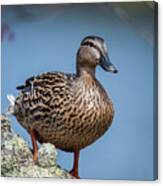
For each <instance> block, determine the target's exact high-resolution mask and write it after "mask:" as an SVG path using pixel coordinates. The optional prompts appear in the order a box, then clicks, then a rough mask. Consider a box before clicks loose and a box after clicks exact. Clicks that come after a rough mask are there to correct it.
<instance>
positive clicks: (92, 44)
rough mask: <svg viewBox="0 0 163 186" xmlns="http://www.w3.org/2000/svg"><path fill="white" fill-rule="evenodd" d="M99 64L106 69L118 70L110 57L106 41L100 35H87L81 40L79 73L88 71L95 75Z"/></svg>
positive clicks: (78, 58) (78, 57)
mask: <svg viewBox="0 0 163 186" xmlns="http://www.w3.org/2000/svg"><path fill="white" fill-rule="evenodd" d="M98 65H99V66H101V67H102V68H103V69H104V70H105V71H108V72H113V73H117V72H118V70H117V69H116V68H115V66H114V65H113V64H112V63H111V61H110V59H109V55H108V49H107V46H106V43H105V41H104V40H103V39H102V38H101V37H98V36H87V37H85V38H84V39H83V41H82V42H81V45H80V48H79V50H78V53H77V74H78V75H80V74H81V73H82V72H88V73H91V74H93V75H94V74H95V69H96V66H98Z"/></svg>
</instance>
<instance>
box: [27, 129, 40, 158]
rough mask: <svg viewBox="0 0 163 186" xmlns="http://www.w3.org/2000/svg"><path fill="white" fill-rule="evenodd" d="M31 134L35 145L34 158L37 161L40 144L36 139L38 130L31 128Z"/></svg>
mask: <svg viewBox="0 0 163 186" xmlns="http://www.w3.org/2000/svg"><path fill="white" fill-rule="evenodd" d="M29 132H30V136H31V140H32V146H33V160H34V161H36V160H37V158H38V146H37V141H36V132H35V130H33V129H30V131H29Z"/></svg>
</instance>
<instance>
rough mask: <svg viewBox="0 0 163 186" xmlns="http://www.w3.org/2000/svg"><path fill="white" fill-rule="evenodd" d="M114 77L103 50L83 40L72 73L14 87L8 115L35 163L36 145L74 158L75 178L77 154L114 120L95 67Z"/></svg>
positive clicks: (98, 41) (99, 43)
mask: <svg viewBox="0 0 163 186" xmlns="http://www.w3.org/2000/svg"><path fill="white" fill-rule="evenodd" d="M97 66H100V67H102V69H104V70H105V71H107V72H112V73H117V72H118V70H117V69H116V67H115V66H114V65H113V64H112V63H111V61H110V58H109V55H108V48H107V45H106V43H105V41H104V39H103V38H101V37H99V36H87V37H85V38H84V39H83V40H82V42H81V44H80V47H79V49H78V51H77V55H76V73H74V74H73V73H64V72H59V71H51V72H45V73H42V74H40V75H36V76H32V77H30V78H28V79H27V80H26V81H25V83H24V84H23V85H20V86H17V90H18V91H19V93H18V96H17V97H12V96H11V95H10V96H8V99H9V100H10V102H11V103H12V104H11V106H10V108H9V110H10V113H11V114H13V115H14V116H15V117H16V119H17V121H18V122H19V123H20V125H21V126H22V127H23V128H25V129H26V130H27V132H28V133H29V135H30V137H31V141H32V146H33V160H34V162H36V161H37V158H38V142H39V143H51V144H54V145H55V147H56V148H58V149H61V150H63V151H66V152H72V153H73V154H74V158H73V159H74V160H73V161H74V162H73V168H72V170H71V171H70V174H72V175H73V176H74V177H75V178H80V177H79V173H78V172H79V171H78V169H79V156H80V150H81V149H83V148H85V147H87V146H89V145H91V144H92V143H94V142H95V141H96V140H97V139H99V138H100V137H101V136H103V134H104V133H105V132H106V131H107V130H108V129H109V127H110V126H111V124H112V121H113V118H114V108H113V103H112V101H111V99H110V97H109V96H108V94H107V92H106V90H105V89H104V87H103V86H102V84H101V83H100V82H99V81H98V80H97V78H96V67H97Z"/></svg>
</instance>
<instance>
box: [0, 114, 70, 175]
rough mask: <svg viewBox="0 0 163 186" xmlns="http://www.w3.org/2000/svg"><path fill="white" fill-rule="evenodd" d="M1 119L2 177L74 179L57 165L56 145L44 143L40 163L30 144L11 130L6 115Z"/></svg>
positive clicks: (0, 117) (40, 150)
mask: <svg viewBox="0 0 163 186" xmlns="http://www.w3.org/2000/svg"><path fill="white" fill-rule="evenodd" d="M0 119H1V175H2V176H4V177H53V178H73V177H72V176H71V175H70V174H69V173H68V172H67V171H66V170H63V169H62V168H60V166H59V165H57V150H56V148H55V146H54V145H52V144H50V143H44V144H42V145H41V146H40V149H39V151H38V161H37V162H33V155H32V152H31V150H30V148H29V146H28V144H27V143H26V142H25V141H24V139H23V138H21V137H20V136H19V135H17V134H15V132H14V131H12V129H11V122H10V120H9V118H8V117H7V116H5V115H1V116H0Z"/></svg>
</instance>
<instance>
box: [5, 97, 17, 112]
mask: <svg viewBox="0 0 163 186" xmlns="http://www.w3.org/2000/svg"><path fill="white" fill-rule="evenodd" d="M7 99H8V100H9V102H10V106H9V107H8V109H7V113H6V114H7V115H11V114H14V107H15V97H14V96H13V95H12V94H7Z"/></svg>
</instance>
